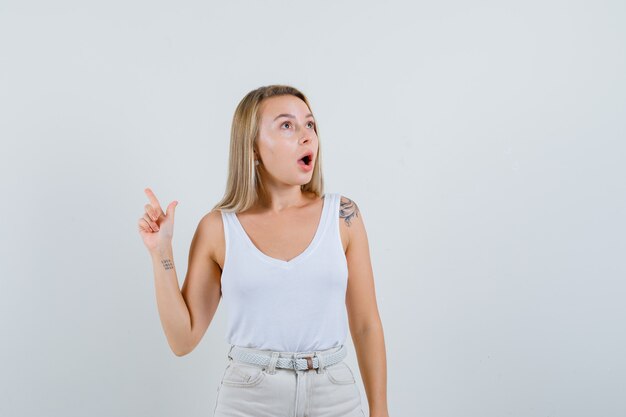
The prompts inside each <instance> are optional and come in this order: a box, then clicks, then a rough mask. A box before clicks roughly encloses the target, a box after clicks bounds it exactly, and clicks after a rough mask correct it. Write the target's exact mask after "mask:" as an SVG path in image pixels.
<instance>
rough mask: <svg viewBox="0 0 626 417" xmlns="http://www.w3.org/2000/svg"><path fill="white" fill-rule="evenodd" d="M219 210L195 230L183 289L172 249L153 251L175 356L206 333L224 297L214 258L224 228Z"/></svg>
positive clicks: (163, 322)
mask: <svg viewBox="0 0 626 417" xmlns="http://www.w3.org/2000/svg"><path fill="white" fill-rule="evenodd" d="M221 227H222V226H221V215H220V213H219V211H215V212H211V213H209V214H207V215H206V216H204V217H203V218H202V219H201V220H200V222H199V224H198V227H197V229H196V232H195V234H194V237H193V240H192V242H191V248H190V250H189V262H188V268H187V275H186V277H185V282H184V284H183V287H182V290H181V289H180V288H179V286H178V278H177V275H176V269H175V267H174V261H173V255H172V248H171V247H167V248H164V249H161V250H159V251H156V252H153V253H151V256H152V264H153V267H154V278H155V290H156V296H157V306H158V310H159V317H160V319H161V325H162V327H163V330H164V332H165V336H166V337H167V341H168V343H169V345H170V348H171V349H172V351H173V352H174V354H175V355H176V356H183V355H186V354H188V353H189V352H191V351H192V350H193V349H194V348H195V347H196V346H197V345H198V343H199V342H200V340H201V339H202V336H203V335H204V333H205V332H206V330H207V328H208V326H209V324H210V323H211V320H212V319H213V315H214V314H215V311H216V310H217V306H218V304H219V301H220V297H221V283H220V277H221V269H220V267H219V265H218V264H217V263H216V262H215V261H214V260H213V254H214V247H215V242H216V239H217V238H219V236H218V234H220V233H222V234H223V231H221Z"/></svg>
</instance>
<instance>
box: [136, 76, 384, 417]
mask: <svg viewBox="0 0 626 417" xmlns="http://www.w3.org/2000/svg"><path fill="white" fill-rule="evenodd" d="M321 155H322V154H321V148H320V142H319V137H318V127H317V124H316V121H315V117H314V116H313V113H312V111H311V106H310V105H309V101H308V99H307V98H306V96H305V95H304V94H303V93H302V92H300V91H299V90H297V89H295V88H293V87H290V86H285V85H271V86H265V87H261V88H258V89H256V90H253V91H251V92H250V93H248V94H247V95H246V96H245V97H244V98H243V99H242V100H241V102H240V103H239V105H238V106H237V109H236V110H235V114H234V117H233V123H232V130H231V137H230V160H229V171H228V180H227V184H226V192H225V193H224V197H223V198H222V200H221V201H220V202H219V203H218V204H216V205H215V206H214V207H213V209H212V210H211V211H210V212H209V213H208V214H206V215H205V216H204V217H202V219H201V220H200V222H199V224H198V227H197V230H196V232H195V235H194V237H193V240H192V242H191V249H190V253H189V264H188V270H187V275H186V277H185V281H184V284H183V286H182V289H179V286H178V279H177V273H176V267H175V263H174V259H173V256H172V235H173V229H174V213H175V208H176V205H177V204H178V202H177V201H173V202H172V203H170V204H169V205H168V206H167V211H166V212H163V210H162V208H161V205H160V203H159V201H158V200H157V197H156V196H155V195H154V193H153V192H152V190H150V189H149V188H146V190H145V192H146V194H147V196H148V199H149V203H148V204H146V205H145V213H144V214H143V217H142V218H140V219H139V233H140V235H141V237H142V238H143V241H144V243H145V245H146V247H147V248H148V250H149V252H150V255H151V256H152V260H153V266H154V275H155V286H156V296H157V305H158V310H159V315H160V319H161V324H162V326H163V330H164V331H165V335H166V337H167V340H168V343H169V345H170V347H171V349H172V351H173V352H174V353H175V354H176V355H177V356H182V355H186V354H188V353H189V352H191V351H192V350H193V349H194V348H195V347H196V346H197V345H198V343H199V342H200V340H201V339H202V336H203V335H204V333H205V332H206V330H207V328H208V326H209V324H210V323H211V320H212V319H213V316H214V314H215V311H216V309H217V306H218V304H219V302H220V300H221V299H222V298H223V300H224V303H225V305H226V308H227V317H228V329H227V334H226V341H227V342H228V343H229V344H230V350H229V353H228V364H227V365H226V367H225V370H224V374H223V376H222V379H221V381H220V384H219V386H218V388H217V399H216V403H215V408H214V414H213V415H214V416H219V417H226V416H250V417H264V416H267V417H270V416H271V417H275V416H295V417H309V416H310V417H340V416H341V417H349V416H365V412H364V407H363V406H362V402H361V394H360V390H359V389H358V386H357V384H356V380H355V377H354V373H353V371H352V369H351V368H350V367H349V366H348V364H347V363H346V362H345V361H344V358H345V356H346V346H345V345H344V343H345V340H346V337H347V334H348V331H349V332H350V335H351V337H352V340H353V343H354V346H355V350H356V354H357V360H358V364H359V369H360V372H361V375H362V377H363V383H364V386H365V391H366V395H367V401H368V406H369V407H368V408H369V415H370V416H371V417H386V416H388V411H387V389H386V385H387V368H386V354H385V342H384V337H383V328H382V324H381V320H380V317H379V314H378V308H377V304H376V296H375V290H374V278H373V273H372V267H371V262H370V255H369V245H368V240H367V235H366V231H365V226H364V224H363V216H362V215H361V213H360V212H359V208H358V206H357V204H356V203H355V202H354V201H352V200H351V199H350V198H348V197H346V196H342V195H340V194H338V193H324V190H323V188H324V186H323V178H322V158H321Z"/></svg>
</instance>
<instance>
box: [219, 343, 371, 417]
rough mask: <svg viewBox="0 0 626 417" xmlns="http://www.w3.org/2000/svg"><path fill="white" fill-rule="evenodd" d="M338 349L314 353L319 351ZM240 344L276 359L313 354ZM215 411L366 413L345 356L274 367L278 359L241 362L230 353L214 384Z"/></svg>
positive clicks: (237, 415)
mask: <svg viewBox="0 0 626 417" xmlns="http://www.w3.org/2000/svg"><path fill="white" fill-rule="evenodd" d="M233 346H234V345H231V350H232V348H233ZM238 348H239V349H242V347H238ZM340 348H341V346H338V347H334V348H330V349H326V350H319V351H316V352H317V354H318V355H320V354H324V353H332V352H335V351H337V350H339V349H340ZM243 349H245V350H246V351H249V352H253V353H257V354H262V355H267V356H269V357H274V358H277V357H282V358H296V357H298V358H300V357H303V356H307V355H312V354H313V353H314V352H283V351H271V350H261V349H253V348H248V347H245V348H243ZM229 353H230V352H229ZM318 357H319V356H318ZM281 362H282V361H281ZM213 416H214V417H365V412H364V411H363V407H362V405H361V392H360V390H359V388H358V386H357V384H356V379H355V377H354V373H353V372H352V369H351V368H350V367H349V366H348V364H347V363H345V361H344V360H341V361H340V362H337V363H335V364H332V365H324V364H323V361H322V363H320V366H319V367H318V368H315V369H305V370H296V369H287V368H277V367H276V360H270V363H269V365H268V366H262V365H257V364H251V363H247V362H242V361H239V360H237V359H235V358H232V357H231V356H230V354H229V356H228V364H227V365H226V368H225V369H224V373H223V375H222V379H221V381H220V383H219V385H218V387H217V397H216V400H215V408H214V409H213Z"/></svg>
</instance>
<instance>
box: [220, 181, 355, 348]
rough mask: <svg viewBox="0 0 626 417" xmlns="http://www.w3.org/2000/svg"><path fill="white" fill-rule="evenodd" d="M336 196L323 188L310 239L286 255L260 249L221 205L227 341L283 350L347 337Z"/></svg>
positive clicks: (328, 345)
mask: <svg viewBox="0 0 626 417" xmlns="http://www.w3.org/2000/svg"><path fill="white" fill-rule="evenodd" d="M340 200H341V195H340V194H338V193H326V194H324V198H323V206H322V214H321V216H320V217H319V220H318V223H317V229H316V231H315V235H314V236H313V239H312V240H311V241H310V243H309V245H308V246H307V247H306V249H304V251H302V252H301V253H300V254H299V255H297V256H296V257H294V258H292V259H290V260H288V261H285V260H283V259H277V258H274V257H271V256H269V255H267V254H265V253H263V252H262V251H261V250H259V248H257V247H256V245H255V244H254V243H253V242H252V239H250V236H249V235H248V234H247V233H246V231H245V229H244V228H243V226H242V225H241V223H240V222H239V219H238V217H237V215H236V213H234V212H225V211H222V212H221V213H222V221H223V223H224V237H225V241H226V242H225V243H226V253H225V257H224V266H223V270H222V277H221V282H222V299H223V303H224V304H225V305H226V309H227V317H228V319H227V330H226V337H225V339H226V342H227V343H229V344H231V345H237V346H244V347H251V348H255V349H269V350H274V351H284V352H312V351H315V350H323V349H329V348H332V347H337V346H339V345H342V344H344V343H345V340H346V337H347V335H348V317H347V311H346V303H345V297H346V288H347V283H348V265H347V260H346V256H345V253H344V251H343V245H342V243H341V233H340V231H339V208H340V204H339V203H340Z"/></svg>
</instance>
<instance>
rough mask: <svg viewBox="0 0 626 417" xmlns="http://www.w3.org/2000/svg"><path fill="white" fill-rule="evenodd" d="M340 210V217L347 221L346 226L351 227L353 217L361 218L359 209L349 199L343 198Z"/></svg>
mask: <svg viewBox="0 0 626 417" xmlns="http://www.w3.org/2000/svg"><path fill="white" fill-rule="evenodd" d="M340 205H341V207H340V209H339V217H340V218H343V219H345V221H346V224H347V225H348V226H350V220H351V219H352V218H353V217H355V216H356V217H359V207H358V206H357V205H356V203H355V202H354V201H352V200H350V199H349V198H348V197H343V196H342V197H341V201H340Z"/></svg>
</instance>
